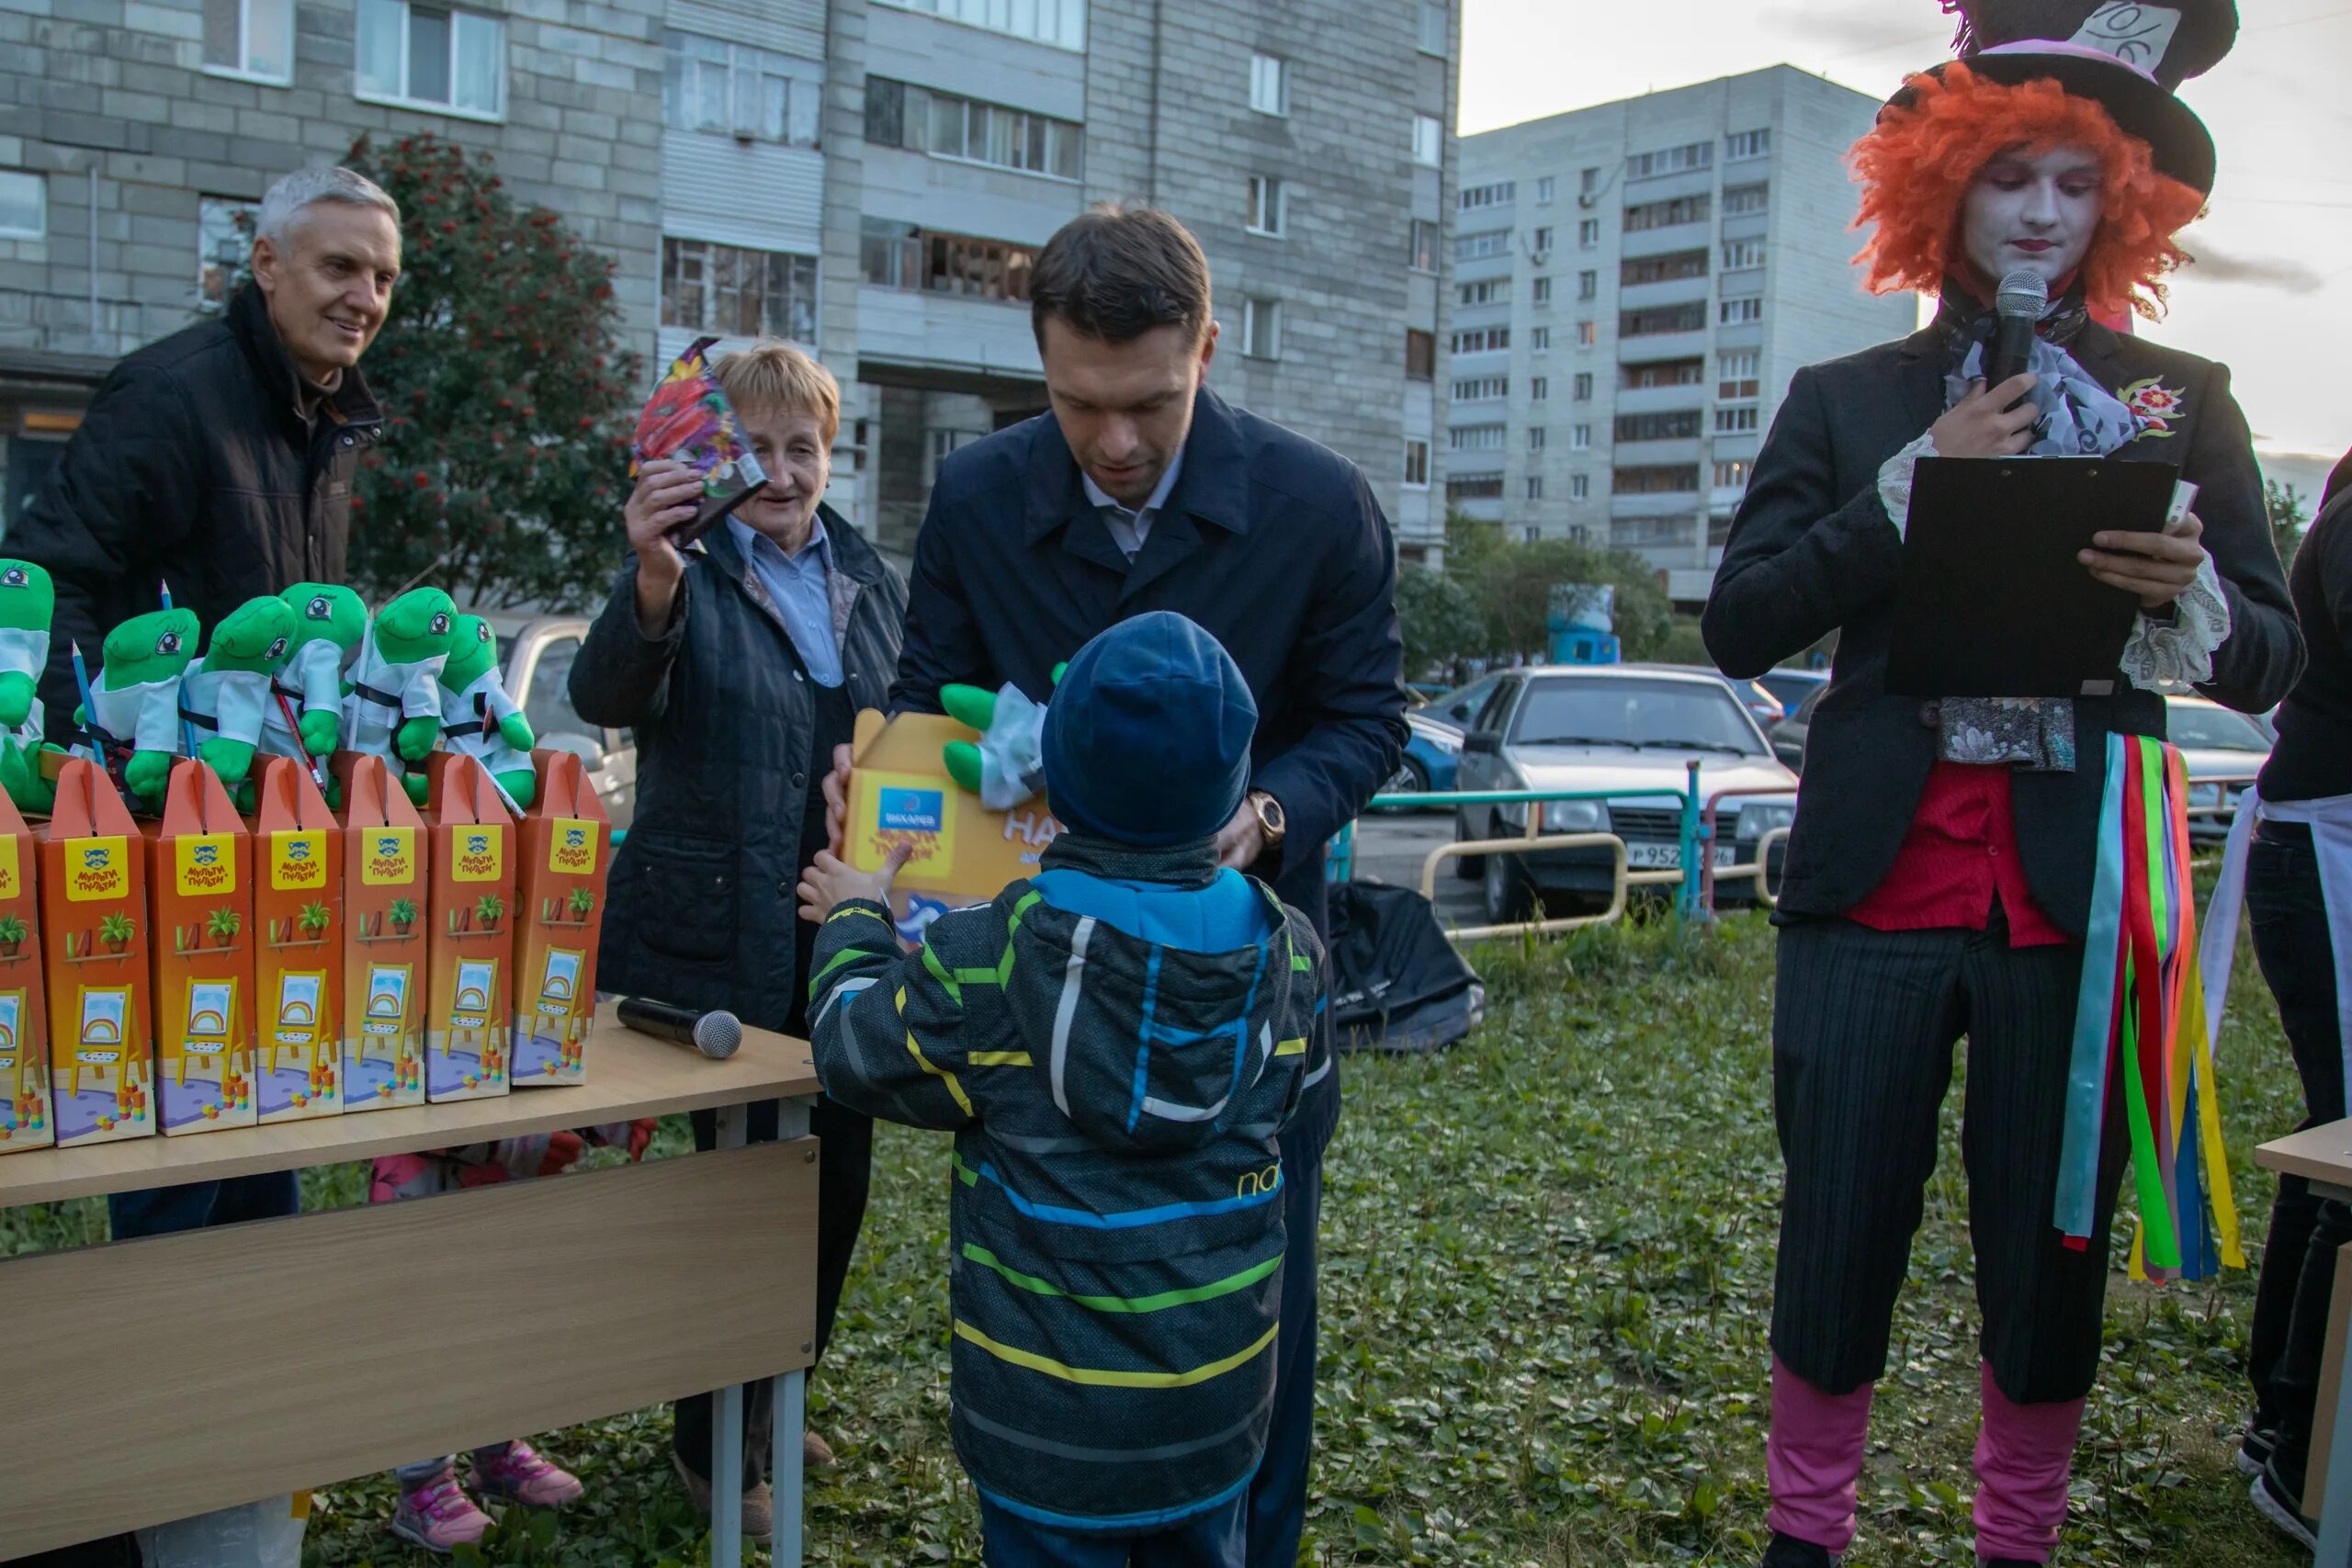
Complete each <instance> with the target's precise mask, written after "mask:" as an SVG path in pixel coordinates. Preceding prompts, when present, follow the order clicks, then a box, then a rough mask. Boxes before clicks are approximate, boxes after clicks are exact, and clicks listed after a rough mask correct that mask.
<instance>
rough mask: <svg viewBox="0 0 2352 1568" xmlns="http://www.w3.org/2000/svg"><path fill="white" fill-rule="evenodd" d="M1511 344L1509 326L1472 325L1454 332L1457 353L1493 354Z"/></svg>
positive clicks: (1454, 345)
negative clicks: (1467, 328) (1464, 330)
mask: <svg viewBox="0 0 2352 1568" xmlns="http://www.w3.org/2000/svg"><path fill="white" fill-rule="evenodd" d="M1509 347H1510V328H1509V327H1472V328H1470V329H1469V330H1468V331H1466V332H1458V333H1454V334H1453V352H1454V353H1456V354H1492V353H1495V352H1498V351H1499V350H1501V349H1506V348H1509Z"/></svg>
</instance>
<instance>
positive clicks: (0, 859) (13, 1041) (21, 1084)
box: [0, 795, 57, 1155]
mask: <svg viewBox="0 0 2352 1568" xmlns="http://www.w3.org/2000/svg"><path fill="white" fill-rule="evenodd" d="M39 863H40V850H39V847H38V844H37V841H36V840H35V839H34V838H33V831H32V829H29V828H28V827H26V826H25V819H24V818H22V817H21V816H19V815H17V807H16V803H15V802H13V801H11V800H10V799H9V798H8V797H7V796H6V795H0V1155H5V1154H14V1153H16V1152H17V1150H19V1149H41V1148H47V1147H48V1146H49V1145H51V1144H54V1143H55V1142H57V1129H56V1127H55V1126H54V1125H53V1124H52V1123H51V1118H50V1108H49V1031H48V1029H47V1027H46V1024H47V1020H48V1013H47V1011H46V1010H45V1009H44V1008H43V1007H42V1005H41V1000H42V997H41V965H40V899H39V897H37V895H36V894H35V892H34V886H35V884H36V883H37V882H38V881H39V876H38V874H37V868H38V865H39Z"/></svg>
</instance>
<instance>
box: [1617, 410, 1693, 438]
mask: <svg viewBox="0 0 2352 1568" xmlns="http://www.w3.org/2000/svg"><path fill="white" fill-rule="evenodd" d="M1616 434H1617V439H1618V440H1620V441H1691V440H1696V439H1697V438H1698V434H1699V411H1698V410H1697V409H1676V410H1674V411H1673V412H1668V413H1621V414H1619V415H1618V416H1617V433H1616Z"/></svg>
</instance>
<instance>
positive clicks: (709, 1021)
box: [616, 997, 743, 1062]
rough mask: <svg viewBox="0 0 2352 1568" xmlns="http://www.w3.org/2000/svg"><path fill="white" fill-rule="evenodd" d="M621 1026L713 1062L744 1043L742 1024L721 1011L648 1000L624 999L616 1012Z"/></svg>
mask: <svg viewBox="0 0 2352 1568" xmlns="http://www.w3.org/2000/svg"><path fill="white" fill-rule="evenodd" d="M616 1012H617V1015H618V1017H619V1019H620V1021H621V1023H622V1025H623V1027H625V1028H628V1029H634V1030H636V1031H637V1032H639V1034H650V1035H651V1036H653V1038H655V1039H656V1040H667V1041H669V1042H670V1043H673V1044H676V1045H691V1046H693V1047H694V1048H695V1050H697V1051H699V1052H701V1053H702V1054H703V1055H706V1056H708V1057H709V1058H710V1059H711V1060H713V1061H716V1062H723V1061H725V1060H726V1059H727V1058H728V1057H729V1056H732V1055H734V1054H735V1050H736V1047H737V1046H739V1045H741V1044H742V1043H743V1025H742V1022H741V1021H740V1020H739V1019H737V1018H736V1016H735V1015H734V1014H733V1013H731V1012H728V1011H725V1010H717V1011H712V1012H705V1011H703V1010H701V1009H699V1008H682V1007H680V1006H679V1005H678V1004H677V1003H675V1002H657V1001H654V1000H653V999H652V998H649V997H623V998H621V1000H620V1006H619V1008H618V1009H617V1010H616Z"/></svg>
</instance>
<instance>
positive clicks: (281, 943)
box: [253, 757, 344, 1125]
mask: <svg viewBox="0 0 2352 1568" xmlns="http://www.w3.org/2000/svg"><path fill="white" fill-rule="evenodd" d="M259 804H260V809H259V810H257V811H256V812H255V813H254V830H253V857H254V931H255V932H256V934H257V935H258V937H259V946H258V947H257V948H256V949H255V951H254V1008H255V1010H256V1011H255V1013H254V1056H255V1059H256V1062H257V1064H258V1066H259V1067H260V1069H261V1070H260V1072H259V1073H258V1074H257V1075H256V1077H257V1080H258V1083H259V1087H260V1090H261V1096H260V1111H261V1120H262V1122H263V1124H264V1125H267V1124H268V1123H270V1122H303V1121H308V1120H309V1119H311V1117H313V1116H340V1115H341V1114H343V998H344V963H343V947H344V942H343V870H344V867H343V829H340V828H338V827H336V826H335V821H334V814H333V813H331V812H330V811H328V810H327V803H326V797H325V796H324V795H321V794H320V793H319V786H318V785H317V784H314V783H312V782H311V771H310V770H309V769H308V768H306V767H304V766H303V765H302V764H301V763H300V762H298V761H294V759H293V758H291V757H272V758H269V759H267V760H266V761H265V763H264V764H263V768H262V773H261V798H260V803H259Z"/></svg>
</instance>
